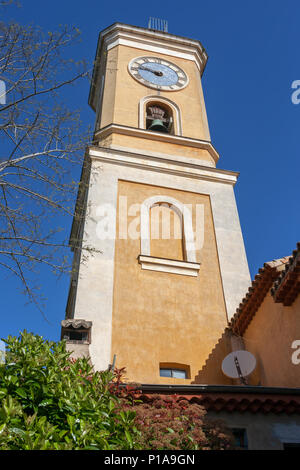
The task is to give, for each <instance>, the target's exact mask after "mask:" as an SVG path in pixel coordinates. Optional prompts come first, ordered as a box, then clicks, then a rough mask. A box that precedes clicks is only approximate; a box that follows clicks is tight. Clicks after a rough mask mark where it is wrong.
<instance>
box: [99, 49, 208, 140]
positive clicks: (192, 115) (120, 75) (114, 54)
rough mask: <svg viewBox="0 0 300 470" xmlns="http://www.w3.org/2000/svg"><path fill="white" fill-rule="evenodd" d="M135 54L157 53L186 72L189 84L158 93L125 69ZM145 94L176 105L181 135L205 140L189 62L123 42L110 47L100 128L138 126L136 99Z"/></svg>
mask: <svg viewBox="0 0 300 470" xmlns="http://www.w3.org/2000/svg"><path fill="white" fill-rule="evenodd" d="M139 56H153V57H157V56H159V57H160V58H162V59H165V60H168V61H170V62H173V63H174V64H176V65H178V66H179V67H181V68H182V69H183V70H184V71H185V72H186V73H187V75H188V77H189V84H188V85H187V86H186V87H185V88H184V89H182V90H178V91H172V92H167V91H161V92H160V93H159V95H158V92H157V91H156V90H154V89H152V88H149V87H146V86H145V85H142V84H140V83H139V82H138V81H136V80H135V79H134V78H133V77H132V76H131V75H130V73H129V71H128V63H129V62H130V61H131V60H132V59H133V58H135V57H139ZM149 95H154V96H158V97H159V96H161V97H165V98H168V99H169V100H171V101H173V102H174V103H176V104H177V106H178V107H179V108H180V111H181V121H182V135H183V136H185V137H191V138H195V139H202V140H209V135H208V133H209V132H208V129H207V122H206V111H205V109H204V106H205V105H204V101H203V91H202V85H201V79H200V72H199V70H198V68H197V66H196V64H195V63H194V62H193V61H191V60H187V59H182V58H178V57H170V56H168V55H165V54H161V53H159V54H158V53H153V52H149V51H143V50H142V49H135V48H131V47H127V46H123V45H119V46H115V47H114V48H112V49H110V50H109V51H108V52H107V70H106V76H105V85H104V95H103V107H102V116H101V121H100V127H101V128H102V127H105V126H107V125H108V124H111V123H114V124H121V125H125V126H130V127H138V126H139V118H138V117H139V102H140V100H141V99H142V98H144V97H145V96H149Z"/></svg>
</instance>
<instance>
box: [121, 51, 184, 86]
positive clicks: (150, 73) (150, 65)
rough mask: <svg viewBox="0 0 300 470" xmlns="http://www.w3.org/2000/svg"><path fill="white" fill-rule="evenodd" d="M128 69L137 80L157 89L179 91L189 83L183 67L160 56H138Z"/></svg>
mask: <svg viewBox="0 0 300 470" xmlns="http://www.w3.org/2000/svg"><path fill="white" fill-rule="evenodd" d="M128 69H129V72H130V73H131V75H132V76H133V77H134V78H135V79H136V80H138V81H139V82H140V83H142V84H143V85H145V86H148V87H150V88H154V89H156V90H164V91H177V90H180V89H182V88H184V87H185V86H186V85H187V84H188V77H187V75H186V73H185V72H184V71H183V70H182V69H180V68H179V67H178V66H177V65H175V64H172V63H171V62H168V61H167V60H164V59H159V58H158V57H137V58H136V59H133V60H132V61H131V62H130V63H129V65H128Z"/></svg>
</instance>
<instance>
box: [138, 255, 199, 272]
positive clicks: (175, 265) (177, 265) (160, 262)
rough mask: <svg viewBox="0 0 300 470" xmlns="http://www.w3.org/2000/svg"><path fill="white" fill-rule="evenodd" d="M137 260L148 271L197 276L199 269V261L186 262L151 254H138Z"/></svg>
mask: <svg viewBox="0 0 300 470" xmlns="http://www.w3.org/2000/svg"><path fill="white" fill-rule="evenodd" d="M138 262H139V263H140V265H141V267H142V269H147V270H148V271H160V272H164V273H172V274H181V275H184V276H193V277H195V276H198V273H199V270H200V263H188V262H186V261H179V260H172V259H165V258H155V257H153V256H143V255H139V257H138Z"/></svg>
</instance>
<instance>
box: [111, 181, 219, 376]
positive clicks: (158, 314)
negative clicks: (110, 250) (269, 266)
mask: <svg viewBox="0 0 300 470" xmlns="http://www.w3.org/2000/svg"><path fill="white" fill-rule="evenodd" d="M154 195H167V196H170V197H173V198H175V199H177V200H178V201H180V202H181V203H183V204H192V207H193V209H194V208H195V205H196V204H203V205H204V231H205V236H204V246H203V248H202V250H201V252H200V251H198V252H197V261H200V262H201V268H200V273H199V275H198V277H190V276H184V275H178V274H170V273H164V272H154V271H147V270H142V269H141V265H140V264H139V263H138V260H137V257H138V256H139V254H140V252H141V249H140V239H139V238H136V239H127V240H126V239H119V237H118V233H119V226H118V219H119V216H117V235H116V243H115V279H114V299H113V323H112V349H111V351H112V358H113V355H114V354H116V357H117V361H116V366H117V367H126V369H127V375H126V377H127V378H128V380H132V381H136V382H141V383H190V382H191V381H192V380H193V378H194V377H195V375H196V374H197V372H198V370H199V369H200V368H201V367H202V365H203V364H204V362H205V360H206V358H207V356H208V354H209V352H210V351H211V349H212V348H213V347H214V345H215V343H216V342H217V340H218V338H219V337H220V335H221V334H222V331H223V329H224V327H225V326H226V310H225V304H224V298H223V289H222V283H221V277H220V269H219V263H218V255H217V248H216V241H215V233H214V226H213V219H212V213H211V206H210V199H209V196H207V195H201V194H195V193H189V192H185V191H178V190H174V189H168V188H161V187H156V186H150V185H145V184H139V183H133V182H126V181H119V196H126V197H127V202H128V207H130V206H131V204H136V203H142V202H143V201H144V200H145V199H147V198H148V197H150V196H154ZM192 212H193V216H194V217H193V224H194V230H195V212H196V211H195V210H192ZM137 216H138V217H139V213H138V212H137ZM134 219H135V217H134V216H129V217H128V223H129V224H131V223H134ZM138 222H139V219H138V221H137V223H138ZM163 243H165V240H164V241H163ZM156 247H157V241H156ZM159 249H160V250H161V248H159ZM160 253H162V251H160ZM160 363H165V364H170V363H172V364H186V365H188V366H190V371H191V379H190V380H183V379H167V378H161V377H160V376H159V364H160Z"/></svg>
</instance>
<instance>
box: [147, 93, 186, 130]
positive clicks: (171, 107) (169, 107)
mask: <svg viewBox="0 0 300 470" xmlns="http://www.w3.org/2000/svg"><path fill="white" fill-rule="evenodd" d="M151 105H153V107H155V106H157V107H159V105H161V108H162V109H164V110H165V111H167V113H168V114H169V117H170V118H171V121H172V127H171V128H170V132H169V133H170V134H174V135H178V136H181V135H182V125H181V115H180V109H179V107H178V106H177V104H176V103H174V102H173V101H171V100H169V99H168V98H165V97H162V96H157V95H151V96H145V97H144V98H142V99H141V100H140V103H139V128H140V129H147V108H148V109H149V107H150V106H151Z"/></svg>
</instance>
